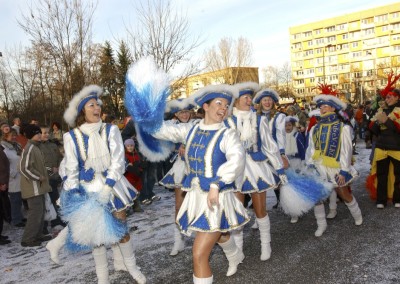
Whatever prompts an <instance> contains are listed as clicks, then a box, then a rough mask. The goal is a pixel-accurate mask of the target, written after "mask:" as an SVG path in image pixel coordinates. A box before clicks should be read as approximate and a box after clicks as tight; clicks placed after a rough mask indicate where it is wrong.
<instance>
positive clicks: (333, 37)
mask: <svg viewBox="0 0 400 284" xmlns="http://www.w3.org/2000/svg"><path fill="white" fill-rule="evenodd" d="M335 40H336V37H335V36H330V37H328V42H334V41H335Z"/></svg>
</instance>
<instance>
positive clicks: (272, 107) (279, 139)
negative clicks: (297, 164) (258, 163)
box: [253, 89, 289, 208]
mask: <svg viewBox="0 0 400 284" xmlns="http://www.w3.org/2000/svg"><path fill="white" fill-rule="evenodd" d="M253 103H254V104H259V107H258V109H257V114H258V115H261V116H265V117H266V118H267V120H268V123H269V129H270V131H271V134H272V138H273V139H274V140H275V142H276V144H278V148H279V152H280V154H281V158H282V162H283V167H284V168H285V169H287V168H288V167H289V161H288V159H287V157H286V155H285V145H286V139H285V138H286V131H285V123H286V120H285V117H286V115H285V114H284V113H282V112H279V111H278V110H277V107H276V106H277V104H278V103H279V94H278V93H277V92H276V91H274V90H272V89H263V90H261V91H259V92H258V93H257V94H256V96H255V97H254V99H253ZM277 180H279V179H278V178H277ZM274 192H275V195H276V199H277V202H276V204H275V205H274V206H273V208H278V206H279V194H280V191H279V187H277V188H275V189H274Z"/></svg>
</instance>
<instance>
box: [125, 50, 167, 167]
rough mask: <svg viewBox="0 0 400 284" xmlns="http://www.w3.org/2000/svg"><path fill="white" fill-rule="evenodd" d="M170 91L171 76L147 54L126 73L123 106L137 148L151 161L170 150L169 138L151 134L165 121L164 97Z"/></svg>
mask: <svg viewBox="0 0 400 284" xmlns="http://www.w3.org/2000/svg"><path fill="white" fill-rule="evenodd" d="M169 95H170V80H169V78H168V75H167V73H165V72H164V71H163V70H161V69H159V68H158V67H157V65H156V64H155V62H154V61H153V60H152V59H151V58H149V57H147V58H143V59H140V60H139V61H137V62H136V63H135V64H134V65H132V66H131V67H130V68H129V70H128V73H127V75H126V91H125V107H126V109H127V110H128V113H129V114H130V115H131V116H132V118H133V120H134V122H135V128H136V135H137V139H138V142H139V151H140V152H141V153H142V154H143V155H144V156H145V157H146V158H147V159H148V160H149V161H151V162H157V161H162V160H165V159H166V158H168V157H169V156H170V154H171V152H172V151H173V147H174V145H173V144H172V143H171V142H168V141H163V140H158V139H156V138H154V137H153V136H151V134H152V133H155V132H156V131H157V130H159V129H160V127H161V125H162V123H163V121H164V110H165V108H166V99H167V97H168V96H169Z"/></svg>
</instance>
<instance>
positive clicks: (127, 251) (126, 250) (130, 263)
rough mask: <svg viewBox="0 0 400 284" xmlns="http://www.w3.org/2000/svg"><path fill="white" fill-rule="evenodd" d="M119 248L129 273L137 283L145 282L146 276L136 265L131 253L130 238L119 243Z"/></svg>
mask: <svg viewBox="0 0 400 284" xmlns="http://www.w3.org/2000/svg"><path fill="white" fill-rule="evenodd" d="M118 245H119V248H120V250H121V253H122V257H123V258H124V263H125V266H126V268H127V269H128V272H129V274H130V275H131V276H132V277H133V279H135V280H136V281H137V282H138V283H139V284H145V283H146V277H145V276H144V275H143V273H142V272H140V270H139V269H138V268H137V266H136V258H135V254H134V253H133V246H132V243H131V240H129V241H128V242H126V243H119V244H118Z"/></svg>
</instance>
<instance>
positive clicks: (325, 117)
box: [306, 84, 363, 237]
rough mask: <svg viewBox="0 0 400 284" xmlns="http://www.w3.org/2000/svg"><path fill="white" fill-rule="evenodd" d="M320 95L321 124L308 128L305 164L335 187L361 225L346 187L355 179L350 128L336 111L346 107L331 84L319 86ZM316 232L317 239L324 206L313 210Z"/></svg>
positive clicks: (322, 229)
mask: <svg viewBox="0 0 400 284" xmlns="http://www.w3.org/2000/svg"><path fill="white" fill-rule="evenodd" d="M319 89H320V90H321V92H322V94H321V95H318V96H316V97H315V98H314V101H315V102H316V104H317V107H319V108H320V112H321V118H320V121H319V122H318V123H317V124H316V125H315V126H314V127H313V128H312V129H311V131H310V137H309V141H308V148H307V152H306V164H307V165H308V166H309V167H314V168H315V169H316V171H317V173H318V174H319V175H320V177H321V179H323V180H327V181H329V182H331V183H333V184H334V186H335V191H336V193H337V194H338V195H339V196H340V197H341V198H342V200H343V201H344V202H345V204H346V205H347V207H348V208H349V210H350V213H351V215H352V216H353V218H354V220H355V224H356V225H357V226H359V225H361V224H362V222H363V218H362V214H361V210H360V208H359V207H358V203H357V201H356V199H355V197H354V196H353V195H352V193H351V192H350V191H349V190H348V185H349V184H350V183H351V182H352V181H353V179H354V178H356V177H357V176H358V172H357V171H356V170H355V169H354V167H353V166H352V129H351V127H350V126H348V125H345V124H344V123H343V122H341V120H340V118H339V116H338V112H339V111H340V110H344V109H346V104H345V103H344V102H342V101H341V100H340V99H339V98H338V97H337V96H336V95H337V92H336V91H335V90H333V89H332V88H331V86H330V85H325V84H320V85H319ZM314 214H315V218H316V219H317V225H318V229H317V231H316V232H315V236H316V237H320V236H322V234H323V233H324V232H325V230H326V228H327V223H326V218H325V208H324V204H323V203H322V202H321V203H320V204H317V205H316V206H315V207H314Z"/></svg>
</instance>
